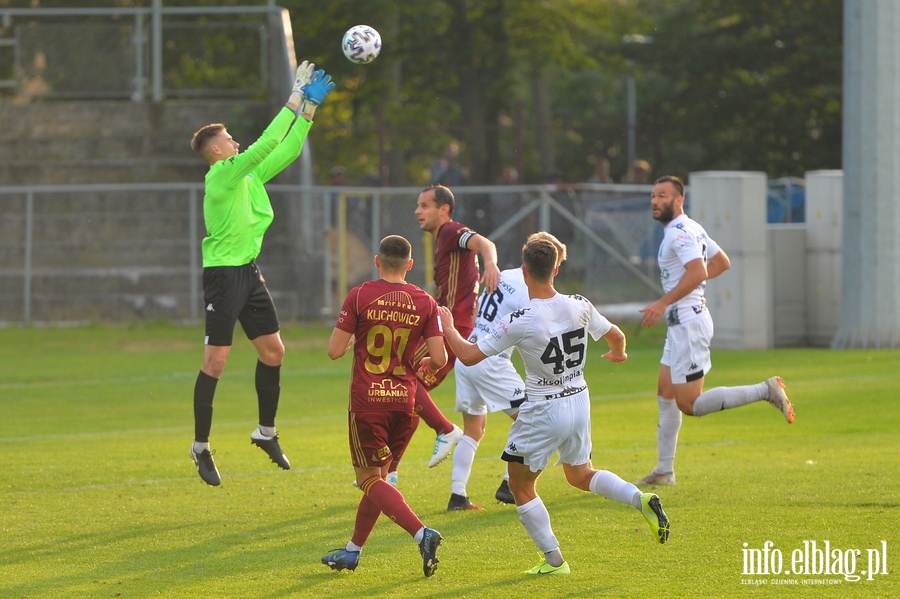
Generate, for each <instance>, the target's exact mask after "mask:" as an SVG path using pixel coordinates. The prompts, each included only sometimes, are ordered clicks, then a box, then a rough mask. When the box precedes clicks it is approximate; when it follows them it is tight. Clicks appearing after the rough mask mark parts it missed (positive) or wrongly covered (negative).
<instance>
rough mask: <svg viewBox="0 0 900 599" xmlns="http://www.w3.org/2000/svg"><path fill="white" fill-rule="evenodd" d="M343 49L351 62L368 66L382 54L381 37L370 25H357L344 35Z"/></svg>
mask: <svg viewBox="0 0 900 599" xmlns="http://www.w3.org/2000/svg"><path fill="white" fill-rule="evenodd" d="M341 49H342V50H343V51H344V56H346V57H347V60H349V61H350V62H355V63H356V64H368V63H370V62H372V61H373V60H375V59H376V58H377V57H378V53H379V52H381V36H380V35H379V34H378V32H377V31H375V30H374V29H373V28H371V27H369V26H368V25H356V26H354V27H351V28H350V29H348V30H347V33H345V34H344V39H343V41H342V42H341Z"/></svg>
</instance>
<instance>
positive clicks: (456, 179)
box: [429, 141, 469, 188]
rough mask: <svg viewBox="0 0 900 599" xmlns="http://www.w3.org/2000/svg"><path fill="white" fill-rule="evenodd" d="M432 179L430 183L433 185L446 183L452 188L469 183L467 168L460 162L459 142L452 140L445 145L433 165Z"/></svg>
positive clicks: (446, 185) (445, 184)
mask: <svg viewBox="0 0 900 599" xmlns="http://www.w3.org/2000/svg"><path fill="white" fill-rule="evenodd" d="M430 179H431V180H430V181H429V183H431V184H432V185H444V186H445V187H451V188H452V187H454V186H456V185H467V184H468V183H469V177H468V175H467V174H466V171H465V169H463V167H462V166H460V164H459V144H458V143H456V142H455V141H451V142H450V143H448V144H447V145H446V146H444V150H443V151H442V152H441V156H440V158H438V159H437V160H436V161H435V162H434V164H432V165H431V177H430Z"/></svg>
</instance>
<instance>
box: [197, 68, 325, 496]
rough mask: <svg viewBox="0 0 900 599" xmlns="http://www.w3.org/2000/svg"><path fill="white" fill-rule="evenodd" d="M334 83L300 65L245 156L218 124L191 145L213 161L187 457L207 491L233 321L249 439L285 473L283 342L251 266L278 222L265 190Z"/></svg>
mask: <svg viewBox="0 0 900 599" xmlns="http://www.w3.org/2000/svg"><path fill="white" fill-rule="evenodd" d="M334 86H335V84H334V83H332V82H331V77H330V76H329V75H326V74H325V71H323V70H321V69H320V70H318V71H317V70H315V65H314V64H311V63H309V62H307V61H304V62H303V63H302V64H301V65H300V66H299V67H298V68H297V73H296V78H295V81H294V86H293V89H292V90H291V95H290V97H289V98H288V101H287V103H286V104H285V107H284V108H282V109H281V111H280V112H279V113H278V115H277V116H276V117H275V119H274V120H273V121H272V122H271V123H270V124H269V126H268V127H266V130H265V131H263V133H262V135H261V136H260V138H259V139H258V140H256V142H254V143H253V144H252V145H250V146H249V147H248V148H247V149H246V150H245V151H244V152H242V153H239V152H238V151H239V149H240V144H239V143H238V142H237V141H235V140H234V139H233V138H232V137H231V135H230V134H229V133H228V131H227V130H226V128H225V125H223V124H221V123H212V124H209V125H206V126H204V127H201V128H200V129H199V130H198V131H197V132H196V133H194V137H193V139H191V148H192V149H193V150H194V151H195V152H196V153H197V154H198V155H199V156H200V157H201V158H202V159H203V160H204V161H206V163H207V164H209V171H208V172H207V173H206V184H205V185H206V188H205V193H204V196H203V218H204V221H205V224H206V237H205V238H204V239H203V244H202V251H203V305H204V307H205V312H206V337H205V349H204V352H203V366H202V367H201V368H200V373H199V374H198V375H197V382H196V383H195V385H194V443H193V444H192V445H191V451H190V455H191V458H192V459H193V460H194V463H195V464H196V466H197V472H198V473H199V474H200V478H202V479H203V480H204V481H205V482H206V483H207V484H210V485H213V486H217V485H219V484H220V483H221V478H220V477H219V471H218V469H216V464H215V462H214V461H213V457H212V452H211V451H210V447H209V433H210V429H211V428H212V413H213V397H214V396H215V392H216V385H217V384H218V382H219V378H220V377H221V376H222V372H223V371H224V370H225V361H226V360H227V359H228V354H229V353H230V351H231V342H232V337H233V335H234V325H235V323H236V322H237V321H240V323H241V327H243V329H244V333H245V334H246V335H247V337H248V338H249V339H250V341H251V342H252V343H253V346H254V347H255V348H256V351H257V352H258V354H259V359H258V361H257V363H256V393H257V399H258V402H259V426H258V427H257V428H256V429H254V430H253V432H252V433H251V434H250V442H251V443H252V444H254V445H257V446H258V447H260V448H261V449H263V450H264V451H265V452H266V453H267V454H268V455H269V457H270V458H271V459H272V461H273V462H275V464H277V465H278V466H279V467H281V468H283V469H285V470H287V469H289V468H290V467H291V464H290V462H289V461H288V459H287V456H285V455H284V452H282V451H281V446H280V445H279V443H278V434H277V433H276V431H275V413H276V412H277V411H278V397H279V394H280V391H281V362H282V359H283V357H284V344H283V343H282V341H281V335H280V333H279V331H280V328H281V327H280V325H279V323H278V314H277V313H276V311H275V304H274V302H273V301H272V296H271V295H270V294H269V290H268V288H267V287H266V283H265V279H264V278H263V276H262V273H260V270H259V267H258V266H257V264H256V257H257V256H258V255H259V251H260V248H261V247H262V242H263V236H264V235H265V232H266V229H268V228H269V225H270V224H272V220H273V218H274V213H273V211H272V204H271V202H270V201H269V196H268V195H267V194H266V190H265V188H264V187H263V184H265V183H266V182H267V181H269V180H270V179H272V178H273V177H274V176H275V175H277V174H278V173H280V172H281V171H282V170H284V169H285V168H286V167H287V166H288V165H289V164H291V163H292V162H293V161H294V160H296V159H297V157H298V156H299V155H300V150H301V148H302V147H303V142H304V140H305V139H306V136H307V135H308V134H309V129H310V127H312V119H313V115H314V114H315V111H316V107H317V106H318V105H319V104H321V103H322V101H323V100H324V99H325V96H327V95H328V93H329V92H330V91H331V90H332V89H333V88H334ZM298 113H299V118H298V116H297V115H298Z"/></svg>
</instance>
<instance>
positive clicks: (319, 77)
mask: <svg viewBox="0 0 900 599" xmlns="http://www.w3.org/2000/svg"><path fill="white" fill-rule="evenodd" d="M334 87H335V83H334V82H333V81H332V80H331V75H328V74H326V73H325V71H324V70H322V69H319V70H318V71H316V72H314V73H313V74H312V79H311V80H310V82H309V83H308V84H306V85H304V86H303V88H302V89H303V95H304V98H303V104H302V105H301V106H300V114H301V115H303V117H304V118H306V119H307V120H312V118H313V115H315V114H316V108H317V107H318V106H319V104H321V103H322V102H323V101H324V100H325V96H327V95H328V93H329V92H330V91H331V90H333V89H334Z"/></svg>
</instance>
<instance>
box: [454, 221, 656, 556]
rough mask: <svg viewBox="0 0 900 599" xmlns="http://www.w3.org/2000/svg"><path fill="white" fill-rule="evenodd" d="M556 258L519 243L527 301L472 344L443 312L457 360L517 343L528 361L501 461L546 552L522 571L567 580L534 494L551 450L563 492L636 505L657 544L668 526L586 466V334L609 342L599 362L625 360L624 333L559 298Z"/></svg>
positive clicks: (546, 247)
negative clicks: (522, 391) (579, 492)
mask: <svg viewBox="0 0 900 599" xmlns="http://www.w3.org/2000/svg"><path fill="white" fill-rule="evenodd" d="M557 260H558V251H557V249H556V247H555V246H554V245H553V244H552V243H550V242H549V241H547V240H543V239H537V240H533V241H529V242H528V243H527V244H526V245H525V248H524V250H523V251H522V272H523V274H524V277H525V283H526V285H527V286H528V294H529V296H530V297H531V301H530V302H529V303H528V306H526V307H525V308H523V309H521V310H516V311H515V312H511V313H510V314H508V315H507V316H505V317H504V318H502V319H501V320H500V321H499V322H497V323H496V324H495V325H494V327H492V328H491V331H490V333H489V334H487V335H484V336H481V337H479V339H478V342H477V343H471V342H469V341H467V340H465V339H463V338H462V336H461V335H460V334H459V332H458V331H456V329H455V328H454V327H453V315H452V314H451V313H450V311H449V310H446V309H444V308H441V309H440V314H441V320H442V321H443V324H444V333H445V340H446V341H447V342H448V343H449V344H450V347H451V348H452V349H453V351H454V352H455V353H456V355H457V357H458V358H459V361H461V362H463V363H464V364H476V363H478V362H480V361H481V360H484V359H485V358H487V357H488V356H493V355H497V354H499V353H501V352H503V351H505V350H507V349H509V348H511V347H514V346H515V347H516V348H518V350H519V353H520V354H521V356H522V361H523V362H524V364H525V373H526V376H525V392H526V400H525V402H524V403H523V404H522V406H521V407H520V408H519V417H518V418H517V419H516V421H515V422H514V423H513V425H512V427H511V428H510V430H509V438H508V440H507V444H506V449H505V450H504V452H503V455H502V459H503V460H504V461H506V462H507V464H508V467H509V487H510V489H511V490H512V492H513V496H514V497H515V500H516V511H517V512H518V514H519V520H520V521H521V522H522V524H524V525H525V529H526V530H527V531H528V534H529V535H530V536H531V538H532V540H533V541H534V542H535V544H536V545H537V546H538V548H539V549H540V550H541V552H542V553H543V555H544V559H543V560H542V561H541V563H539V564H538V565H537V566H535V567H534V568H532V569H531V570H527V571H526V572H527V573H529V574H568V573H569V565H568V563H567V562H566V561H565V560H564V559H563V556H562V552H561V551H560V548H559V542H558V541H557V539H556V536H555V535H554V534H553V529H552V528H551V526H550V513H549V512H548V511H547V508H546V506H545V505H544V503H543V501H541V498H540V497H539V496H538V495H537V491H536V489H535V484H536V482H537V479H538V477H539V476H540V474H541V472H543V470H544V469H546V467H547V464H548V463H549V461H550V458H551V456H552V454H553V452H554V451H558V452H559V461H560V462H561V463H562V465H563V470H564V472H565V475H566V480H567V481H568V482H569V484H570V485H572V486H573V487H576V488H578V489H581V490H583V491H589V492H592V493H594V494H597V495H602V496H603V497H606V498H608V499H612V500H614V501H618V502H620V503H625V504H629V505H631V506H633V507H634V508H636V509H637V510H639V511H640V512H641V513H642V514H643V516H644V518H645V519H646V520H647V523H648V524H649V525H650V529H651V530H652V531H653V534H654V538H655V539H656V540H657V541H658V542H660V543H665V542H666V540H667V539H668V538H669V520H668V517H667V516H666V514H665V512H664V511H663V509H662V506H661V504H660V501H659V497H657V496H656V495H654V494H653V493H641V491H640V490H639V489H638V488H637V487H636V486H635V485H633V484H631V483H629V482H626V481H624V480H622V479H621V478H619V477H618V476H617V475H615V474H613V473H612V472H609V471H607V470H595V469H594V468H593V466H592V465H591V457H590V456H591V447H592V444H591V406H590V397H589V395H588V390H587V385H586V383H585V379H584V365H585V359H586V357H587V341H588V339H587V337H588V335H590V336H591V337H593V339H594V340H595V341H596V340H598V339H600V338H601V337H602V338H603V339H604V340H605V341H606V343H607V345H608V346H609V351H608V352H607V353H605V354H603V356H602V357H603V358H604V359H607V360H610V361H611V362H624V361H625V360H626V359H627V358H628V355H627V354H626V353H625V335H624V334H623V333H622V331H621V329H619V327H617V326H615V325H614V324H612V323H610V322H609V321H608V320H607V319H606V318H604V317H603V316H602V315H601V314H600V313H599V312H597V310H596V308H594V306H593V305H592V304H591V303H590V302H589V301H588V300H587V299H585V298H583V297H581V296H579V295H561V294H559V293H557V292H556V289H554V287H553V279H554V277H555V276H556V273H557V272H558V270H559V265H558V264H557Z"/></svg>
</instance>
